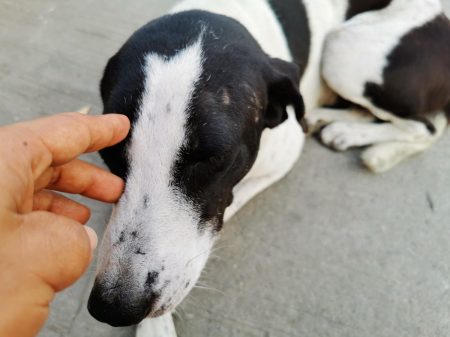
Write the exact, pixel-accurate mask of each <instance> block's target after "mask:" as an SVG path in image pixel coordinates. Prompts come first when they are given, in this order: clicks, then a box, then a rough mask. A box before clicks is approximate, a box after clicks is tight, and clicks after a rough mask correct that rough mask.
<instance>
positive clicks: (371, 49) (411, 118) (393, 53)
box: [313, 0, 450, 172]
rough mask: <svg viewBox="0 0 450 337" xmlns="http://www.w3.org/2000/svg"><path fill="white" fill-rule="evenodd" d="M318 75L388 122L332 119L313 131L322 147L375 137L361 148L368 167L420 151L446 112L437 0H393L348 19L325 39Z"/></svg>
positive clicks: (446, 54)
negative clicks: (365, 147) (364, 149)
mask: <svg viewBox="0 0 450 337" xmlns="http://www.w3.org/2000/svg"><path fill="white" fill-rule="evenodd" d="M323 75H324V78H325V80H326V81H327V83H328V84H329V85H330V87H331V88H332V89H333V90H334V91H335V92H337V93H338V94H339V95H340V96H342V97H344V98H345V99H347V100H348V101H350V102H352V103H355V104H358V105H360V106H362V107H364V108H366V109H367V110H369V111H370V112H371V114H373V115H374V116H375V117H376V118H378V119H380V120H382V121H385V122H388V123H384V124H374V123H372V122H371V121H370V120H368V121H360V120H352V118H350V120H349V121H342V120H341V121H337V122H335V123H332V124H331V125H329V126H327V127H326V128H324V129H323V130H322V132H321V138H322V141H323V142H324V143H325V144H326V145H328V146H330V147H332V148H334V149H337V150H346V149H348V148H350V147H353V146H365V145H372V144H378V143H382V144H381V145H379V146H376V147H374V148H369V149H368V150H367V152H365V153H364V154H363V160H364V162H365V164H366V165H367V166H368V167H369V168H371V169H372V170H373V171H375V172H382V171H385V170H387V169H390V168H391V167H393V166H394V165H396V164H397V163H399V162H400V161H401V160H403V159H404V158H406V157H408V156H410V155H412V154H415V153H418V152H420V151H423V150H424V149H426V148H427V147H429V146H430V145H431V144H432V143H433V142H434V141H435V140H436V139H438V138H439V137H440V136H441V135H442V133H443V131H444V129H445V128H446V125H447V122H446V116H445V115H446V113H447V114H448V115H449V116H450V22H449V20H448V19H447V18H446V17H445V15H444V14H443V10H442V6H441V3H440V1H439V0H393V1H392V3H391V4H390V5H389V6H387V7H386V8H384V9H382V10H379V11H376V12H370V13H364V14H361V15H359V16H357V17H355V18H353V19H351V20H349V21H348V22H346V23H345V24H343V25H342V26H340V27H338V28H337V29H336V30H334V31H333V32H332V33H331V34H330V35H329V36H328V38H327V42H326V44H325V49H324V54H323ZM326 112H327V111H326V110H325V111H322V113H324V115H326ZM319 113H320V111H319ZM340 113H341V118H342V116H344V115H346V114H347V115H348V112H346V111H341V112H340ZM313 118H316V119H317V118H318V115H317V114H316V116H315V117H314V116H313ZM325 119H326V117H325ZM331 119H333V118H331ZM338 119H339V117H338ZM389 143H390V144H389Z"/></svg>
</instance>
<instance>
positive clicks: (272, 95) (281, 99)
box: [263, 58, 306, 132]
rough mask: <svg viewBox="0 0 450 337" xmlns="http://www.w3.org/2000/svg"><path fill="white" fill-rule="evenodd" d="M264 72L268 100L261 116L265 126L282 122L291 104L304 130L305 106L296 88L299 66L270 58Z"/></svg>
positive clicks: (272, 126)
mask: <svg viewBox="0 0 450 337" xmlns="http://www.w3.org/2000/svg"><path fill="white" fill-rule="evenodd" d="M264 74H265V80H266V82H267V91H268V102H267V106H266V109H265V111H264V116H263V118H264V122H265V126H266V127H268V128H274V127H276V126H278V125H280V124H281V123H283V122H284V121H285V120H286V119H287V117H288V115H287V111H286V108H287V106H289V105H292V106H293V108H294V111H295V117H296V118H297V121H298V122H299V124H300V125H301V126H302V128H303V131H304V132H306V123H305V120H304V115H305V106H304V103H303V98H302V95H301V94H300V92H299V89H298V86H299V82H300V69H299V67H298V66H297V65H296V64H294V63H292V62H286V61H283V60H280V59H277V58H270V59H269V62H268V64H266V69H265V71H264Z"/></svg>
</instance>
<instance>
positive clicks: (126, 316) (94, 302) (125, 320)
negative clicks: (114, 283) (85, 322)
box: [88, 282, 155, 327]
mask: <svg viewBox="0 0 450 337" xmlns="http://www.w3.org/2000/svg"><path fill="white" fill-rule="evenodd" d="M104 290H105V289H103V288H102V286H101V285H100V284H99V283H97V282H96V283H95V285H94V287H93V289H92V292H91V294H90V296H89V301H88V311H89V313H90V314H91V315H92V316H93V317H94V318H95V319H97V320H99V321H100V322H103V323H107V324H109V325H112V326H115V327H117V326H129V325H134V324H138V323H139V322H140V321H142V320H143V319H144V318H145V317H146V316H147V315H148V314H149V313H150V312H151V311H152V309H153V308H152V306H153V305H154V304H155V301H154V300H150V301H145V302H143V301H142V300H140V301H137V302H134V301H133V299H132V296H127V293H126V291H117V290H113V291H112V292H111V291H108V292H106V291H104Z"/></svg>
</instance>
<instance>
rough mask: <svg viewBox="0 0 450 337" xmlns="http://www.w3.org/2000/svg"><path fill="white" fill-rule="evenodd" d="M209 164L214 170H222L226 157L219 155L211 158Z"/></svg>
mask: <svg viewBox="0 0 450 337" xmlns="http://www.w3.org/2000/svg"><path fill="white" fill-rule="evenodd" d="M208 163H209V164H211V166H212V168H213V169H214V170H220V169H222V168H223V167H224V165H225V155H217V156H212V157H209V158H208Z"/></svg>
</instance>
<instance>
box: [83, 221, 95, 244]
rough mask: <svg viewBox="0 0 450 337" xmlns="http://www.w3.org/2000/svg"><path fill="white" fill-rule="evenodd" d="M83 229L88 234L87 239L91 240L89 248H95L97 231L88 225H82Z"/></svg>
mask: <svg viewBox="0 0 450 337" xmlns="http://www.w3.org/2000/svg"><path fill="white" fill-rule="evenodd" d="M83 228H84V230H85V231H86V233H87V235H88V236H89V241H90V242H91V249H92V250H95V248H97V243H98V238H97V233H95V231H94V230H93V229H92V228H91V227H88V226H83Z"/></svg>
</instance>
